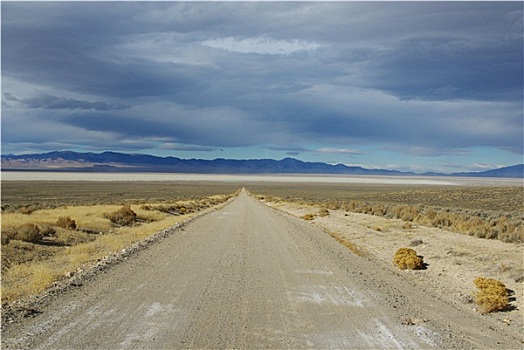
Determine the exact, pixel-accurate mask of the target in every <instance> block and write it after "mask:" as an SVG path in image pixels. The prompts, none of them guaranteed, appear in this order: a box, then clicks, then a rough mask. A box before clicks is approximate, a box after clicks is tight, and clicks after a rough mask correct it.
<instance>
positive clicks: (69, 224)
mask: <svg viewBox="0 0 524 350" xmlns="http://www.w3.org/2000/svg"><path fill="white" fill-rule="evenodd" d="M56 225H57V226H58V227H62V228H65V229H67V230H74V229H76V222H75V220H73V219H71V217H69V216H61V217H59V218H58V220H57V221H56Z"/></svg>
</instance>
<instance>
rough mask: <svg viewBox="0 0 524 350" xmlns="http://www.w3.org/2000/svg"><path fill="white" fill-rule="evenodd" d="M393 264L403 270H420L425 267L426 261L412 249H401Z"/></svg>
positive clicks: (396, 254)
mask: <svg viewBox="0 0 524 350" xmlns="http://www.w3.org/2000/svg"><path fill="white" fill-rule="evenodd" d="M393 264H395V265H396V266H397V267H398V268H399V269H401V270H406V269H409V270H420V269H422V268H423V267H424V260H423V258H422V257H420V256H418V255H417V252H416V251H415V250H414V249H411V248H400V249H399V250H397V252H396V253H395V256H394V257H393Z"/></svg>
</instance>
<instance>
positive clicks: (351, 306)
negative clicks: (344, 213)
mask: <svg viewBox="0 0 524 350" xmlns="http://www.w3.org/2000/svg"><path fill="white" fill-rule="evenodd" d="M40 311H41V313H40V314H38V315H37V316H35V317H33V318H30V319H27V320H24V321H23V322H22V323H16V324H11V325H7V326H6V327H5V329H4V331H3V335H2V343H3V344H2V345H3V347H4V348H31V349H33V348H37V349H57V348H69V349H71V348H73V349H77V348H78V349H79V348H83V349H84V348H93V349H96V348H104V349H110V348H111V349H113V348H126V349H131V348H135V349H174V348H273V349H283V348H292V349H298V348H300V349H303V348H315V349H319V348H345V349H349V348H351V349H354V348H451V347H454V348H456V347H459V348H520V347H522V344H521V343H520V342H519V341H517V340H516V339H514V338H511V337H501V336H500V332H496V330H495V329H494V328H493V325H492V324H491V323H490V322H489V320H487V319H485V318H483V317H482V316H480V315H479V316H478V317H477V316H476V317H474V318H472V317H465V316H463V314H462V313H461V312H460V310H459V309H456V308H455V307H454V306H452V305H450V304H447V303H446V302H444V301H440V300H438V299H435V298H433V297H432V296H431V294H430V293H426V292H424V291H421V290H417V289H416V288H415V287H414V286H412V285H410V283H409V282H408V281H406V280H403V279H402V277H399V276H398V275H394V274H392V273H391V272H387V271H384V270H382V269H380V268H379V267H378V266H377V265H376V264H374V263H373V262H372V261H369V260H367V259H365V258H362V257H359V256H356V255H355V254H353V253H351V252H350V251H349V250H348V249H347V248H345V247H343V246H341V245H340V244H339V243H337V242H336V241H335V240H334V239H332V238H331V237H330V236H329V235H327V234H326V233H324V232H322V231H321V230H319V229H318V228H316V227H313V226H312V225H311V224H309V223H308V222H306V221H303V220H299V219H296V218H294V217H291V216H288V215H287V214H283V213H281V212H279V211H277V210H275V209H272V208H269V207H266V206H265V205H263V204H262V203H260V202H258V201H256V200H255V199H253V198H252V197H250V196H249V195H248V194H247V193H245V192H242V193H241V194H240V195H239V196H238V198H237V199H235V200H234V201H232V202H231V203H230V204H228V205H227V206H225V207H223V208H222V209H220V210H217V211H214V212H211V213H209V214H206V215H204V216H202V217H200V218H198V219H196V220H194V221H193V222H191V223H190V224H188V225H187V226H185V227H184V228H183V229H180V230H179V231H178V232H176V233H174V234H172V235H169V236H168V237H166V238H164V239H162V240H161V241H160V242H158V243H156V244H153V245H152V246H150V247H149V248H148V249H145V250H143V251H141V252H139V253H138V254H137V255H135V256H132V257H130V258H129V259H128V260H127V261H125V262H123V263H120V264H118V265H116V266H114V267H112V268H111V269H108V270H105V271H104V272H103V273H101V274H100V275H99V276H97V277H96V278H95V279H93V280H92V281H90V282H88V283H85V284H84V285H83V286H81V287H79V288H76V289H74V290H73V291H70V292H67V293H65V294H64V295H61V296H60V297H58V298H56V300H53V301H52V302H51V303H49V304H48V305H46V306H44V307H43V308H42V309H41V310H40Z"/></svg>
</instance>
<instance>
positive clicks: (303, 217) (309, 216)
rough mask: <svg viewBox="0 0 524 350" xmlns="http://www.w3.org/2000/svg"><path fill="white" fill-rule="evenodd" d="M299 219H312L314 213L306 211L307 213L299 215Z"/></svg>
mask: <svg viewBox="0 0 524 350" xmlns="http://www.w3.org/2000/svg"><path fill="white" fill-rule="evenodd" d="M300 218H301V219H304V220H306V221H311V220H314V219H315V214H311V213H308V214H304V215H302V216H301V217H300Z"/></svg>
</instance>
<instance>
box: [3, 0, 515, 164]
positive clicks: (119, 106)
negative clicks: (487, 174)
mask: <svg viewBox="0 0 524 350" xmlns="http://www.w3.org/2000/svg"><path fill="white" fill-rule="evenodd" d="M1 6H2V82H3V91H2V92H3V99H2V144H3V146H4V147H9V148H11V149H16V147H17V146H16V145H17V144H18V145H20V147H21V148H23V147H32V148H34V147H37V146H34V145H38V144H39V143H40V144H42V145H43V146H42V148H45V147H47V146H44V145H56V144H63V145H75V144H76V147H74V148H77V149H78V148H83V149H92V148H97V147H103V146H107V147H108V148H111V149H116V148H121V149H123V150H125V149H126V148H129V149H134V150H136V149H139V147H143V149H144V150H148V151H153V152H154V151H155V150H161V151H169V150H172V151H185V152H192V151H194V152H215V151H217V150H219V149H221V148H224V147H225V148H226V151H227V149H229V148H239V147H249V148H251V149H255V148H257V147H258V148H259V149H264V150H269V151H271V152H275V154H278V153H279V152H280V154H283V155H286V154H287V155H301V156H302V155H304V156H308V155H311V156H315V157H316V156H318V157H321V156H323V155H329V157H333V159H335V158H337V157H338V158H337V159H344V158H348V157H349V158H351V157H359V156H362V157H364V156H367V155H369V154H368V153H367V151H366V152H364V151H362V149H363V148H364V147H375V148H376V149H377V150H385V151H390V152H398V153H400V154H403V155H405V156H406V157H444V156H452V157H460V156H464V157H465V156H469V155H471V153H472V152H473V151H472V149H475V148H491V149H496V150H500V152H505V151H509V152H513V153H515V154H522V149H523V145H522V127H523V125H522V123H523V122H522V109H523V103H522V94H523V74H524V73H523V40H522V39H523V35H522V30H523V28H522V22H523V19H522V18H523V9H522V4H520V3H518V2H386V3H373V2H305V3H294V2H270V3H260V2H210V3H209V2H206V3H201V2H174V3H171V2H41V3H40V2H31V3H25V2H2V4H1ZM22 123H26V124H22ZM26 125H34V127H38V128H39V132H37V131H33V130H31V131H27V132H23V133H20V130H22V129H23V128H25V127H26ZM57 140H59V141H57ZM75 140H76V141H75ZM75 142H76V143H75ZM23 145H26V146H23ZM28 145H31V146H28ZM282 145H284V146H282ZM377 152H379V151H377ZM246 157H249V158H254V157H256V155H251V156H249V155H247V156H246ZM450 163H451V162H450ZM478 163H481V162H480V161H478ZM491 163H494V162H491Z"/></svg>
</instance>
